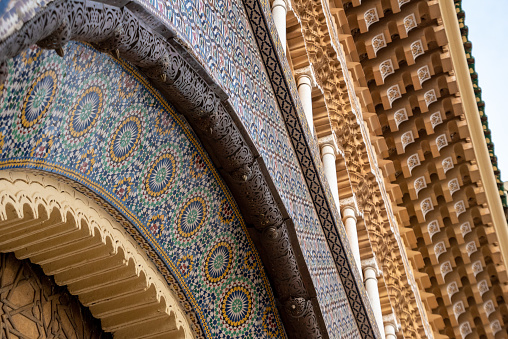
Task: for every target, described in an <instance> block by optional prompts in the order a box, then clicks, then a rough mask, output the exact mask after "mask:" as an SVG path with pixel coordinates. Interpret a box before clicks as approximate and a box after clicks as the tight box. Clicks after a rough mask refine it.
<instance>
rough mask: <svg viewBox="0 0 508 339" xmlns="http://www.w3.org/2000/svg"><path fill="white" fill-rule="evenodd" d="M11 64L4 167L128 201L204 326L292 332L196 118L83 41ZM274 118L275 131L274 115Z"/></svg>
mask: <svg viewBox="0 0 508 339" xmlns="http://www.w3.org/2000/svg"><path fill="white" fill-rule="evenodd" d="M184 9H185V7H184ZM8 66H9V75H8V78H7V80H6V83H5V86H4V88H3V92H2V94H1V97H0V112H1V114H0V140H2V142H0V168H2V169H6V168H36V169H43V170H46V171H52V172H55V173H56V174H59V175H62V176H66V177H69V178H71V179H73V180H76V181H78V182H80V183H82V184H83V185H85V186H87V187H88V188H90V189H91V190H92V191H94V192H95V193H97V194H98V195H99V196H101V197H102V198H103V199H105V200H106V201H108V202H109V203H110V204H112V205H113V206H114V207H115V208H117V209H118V210H119V211H121V212H122V213H123V215H124V216H125V217H126V218H127V219H128V220H129V221H131V223H132V224H133V225H135V226H136V227H137V228H138V230H139V231H140V233H141V234H142V235H143V236H144V237H145V238H146V239H147V240H148V242H149V243H150V244H151V245H152V246H153V248H154V249H155V250H156V251H157V252H158V254H159V255H160V257H161V258H162V259H163V260H164V262H165V264H166V265H167V266H168V267H169V269H170V271H171V272H172V273H173V275H174V277H175V278H176V280H177V281H178V283H179V285H180V286H181V287H182V289H183V290H184V292H185V294H186V296H187V298H188V300H189V301H190V302H191V304H192V307H193V308H194V310H195V311H196V313H197V316H198V318H199V321H200V323H201V325H202V328H203V330H204V331H205V335H206V336H207V337H210V338H211V337H214V338H240V337H242V338H281V337H285V334H284V330H283V328H282V325H281V322H280V319H279V316H278V312H277V310H276V308H275V304H274V298H273V295H272V294H271V289H270V286H269V284H268V280H267V278H266V275H265V273H264V271H263V268H262V265H261V261H260V259H259V257H258V255H257V252H256V250H255V248H254V246H253V244H252V242H251V240H250V238H249V236H248V235H247V230H246V227H245V225H244V223H243V220H242V219H241V216H240V214H239V212H238V208H237V206H236V205H235V203H234V201H233V199H232V197H231V194H230V193H229V191H228V189H227V187H226V186H225V184H224V183H223V182H222V180H221V179H220V177H219V175H218V173H217V172H216V170H215V168H214V166H213V165H212V164H211V161H210V159H209V158H208V157H207V155H206V152H205V151H204V149H203V147H202V146H201V145H200V143H199V142H198V141H197V139H196V136H195V135H194V134H193V133H192V132H191V129H190V127H189V126H188V125H187V124H186V123H185V121H183V119H182V118H181V116H180V115H179V114H178V113H177V112H175V110H174V108H173V107H172V106H170V105H169V104H168V103H167V102H165V101H164V100H162V99H161V97H160V95H159V94H158V92H156V91H155V90H154V89H152V88H151V87H150V86H149V85H148V83H147V82H146V80H145V79H144V78H142V77H141V76H140V75H139V74H137V73H136V72H135V71H134V70H132V69H131V67H130V66H129V65H127V64H119V63H118V62H117V61H115V60H113V59H111V58H110V57H108V56H106V55H104V54H101V53H99V52H97V51H95V50H93V49H92V48H91V47H88V46H85V45H82V44H79V43H69V44H67V45H66V47H65V57H64V58H60V57H58V56H56V54H55V53H54V52H49V51H46V52H42V51H41V50H39V49H38V48H35V47H34V48H31V49H29V50H26V51H25V52H23V53H22V54H21V55H19V56H18V57H16V58H15V59H13V60H11V61H9V64H8ZM266 130H267V131H268V132H267V133H268V134H269V135H270V137H274V138H275V137H276V136H275V135H274V133H277V129H276V125H275V124H274V126H273V127H272V129H270V128H268V126H267V128H266ZM267 154H269V152H268V153H267ZM298 206H301V203H300V202H299V204H298ZM301 213H308V211H307V210H305V211H302V212H301ZM315 253H316V252H313V253H309V254H308V255H309V256H310V255H315ZM323 256H326V254H323ZM330 265H332V264H330ZM317 276H318V277H320V279H321V277H326V276H327V275H326V274H325V275H323V274H322V273H318V274H317ZM326 285H330V286H338V285H337V284H333V283H332V281H329V282H327V283H326ZM323 293H336V292H334V290H332V289H324V290H323ZM333 300H334V301H335V300H340V299H335V298H333ZM211 310H214V312H210V311H211Z"/></svg>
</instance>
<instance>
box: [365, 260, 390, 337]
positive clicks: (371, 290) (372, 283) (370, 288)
mask: <svg viewBox="0 0 508 339" xmlns="http://www.w3.org/2000/svg"><path fill="white" fill-rule="evenodd" d="M376 271H377V270H376V269H375V268H374V267H371V266H368V267H365V269H364V272H363V274H364V277H365V289H366V290H367V294H368V295H369V300H370V304H371V306H372V311H373V312H374V316H375V317H376V322H377V324H378V327H379V331H380V332H381V337H382V338H384V337H385V335H384V326H383V313H382V310H381V301H380V300H379V290H378V287H377V277H376V276H377V272H376Z"/></svg>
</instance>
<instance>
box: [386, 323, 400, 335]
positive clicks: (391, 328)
mask: <svg viewBox="0 0 508 339" xmlns="http://www.w3.org/2000/svg"><path fill="white" fill-rule="evenodd" d="M396 333H397V332H396V331H395V327H394V325H393V324H390V323H389V324H385V338H386V339H397V334H396Z"/></svg>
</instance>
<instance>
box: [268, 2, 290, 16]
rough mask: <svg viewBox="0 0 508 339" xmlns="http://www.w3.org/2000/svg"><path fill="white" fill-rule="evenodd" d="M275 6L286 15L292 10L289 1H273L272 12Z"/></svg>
mask: <svg viewBox="0 0 508 339" xmlns="http://www.w3.org/2000/svg"><path fill="white" fill-rule="evenodd" d="M277 6H280V7H283V8H284V10H285V11H286V13H287V12H288V11H290V10H291V9H292V8H291V2H290V1H289V0H274V1H273V2H272V10H273V9H274V8H275V7H277Z"/></svg>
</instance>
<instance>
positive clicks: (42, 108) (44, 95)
mask: <svg viewBox="0 0 508 339" xmlns="http://www.w3.org/2000/svg"><path fill="white" fill-rule="evenodd" d="M56 89H57V77H56V73H55V72H54V71H53V70H49V71H46V72H44V73H43V74H42V75H40V76H39V77H37V79H36V80H35V81H34V82H33V83H32V86H30V89H29V90H28V93H27V95H26V97H25V100H24V102H23V107H22V108H21V124H22V125H23V127H25V128H30V127H32V126H33V125H35V124H37V123H38V122H39V121H40V120H41V119H42V118H43V117H44V114H46V112H47V111H48V109H49V107H50V106H51V103H52V102H53V100H54V99H55V94H56Z"/></svg>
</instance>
